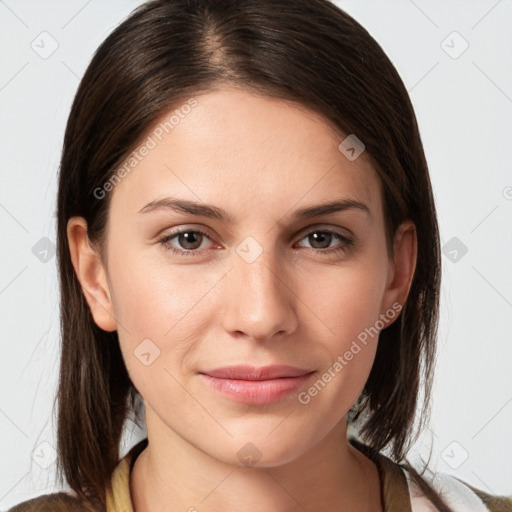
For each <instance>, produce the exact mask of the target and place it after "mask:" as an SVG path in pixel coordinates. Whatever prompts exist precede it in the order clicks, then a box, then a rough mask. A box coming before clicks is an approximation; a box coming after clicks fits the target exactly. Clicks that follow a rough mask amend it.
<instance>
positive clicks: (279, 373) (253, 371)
mask: <svg viewBox="0 0 512 512" xmlns="http://www.w3.org/2000/svg"><path fill="white" fill-rule="evenodd" d="M312 371H313V370H306V369H304V368H297V367H296V366H288V365H283V364H279V365H270V366H261V367H255V366H248V365H236V366H225V367H223V368H215V369H212V370H204V371H201V372H200V373H203V374H205V375H209V376H210V377H217V378H221V379H236V380H270V379H279V378H283V377H300V376H301V375H306V374H308V373H311V372H312Z"/></svg>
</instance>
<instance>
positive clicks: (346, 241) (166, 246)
mask: <svg viewBox="0 0 512 512" xmlns="http://www.w3.org/2000/svg"><path fill="white" fill-rule="evenodd" d="M183 233H201V234H202V235H203V236H205V237H207V238H209V239H210V236H209V235H208V233H206V232H205V231H203V230H201V229H182V230H180V231H176V232H174V233H171V234H169V235H165V236H164V237H162V238H160V239H159V240H158V241H159V242H160V243H161V244H162V246H163V248H164V249H165V250H166V251H171V252H172V253H173V254H175V255H177V256H187V257H196V256H200V255H201V253H202V250H197V249H190V250H188V251H187V250H184V249H176V248H175V247H173V246H171V245H170V244H169V241H170V240H172V239H173V238H175V237H176V236H179V235H181V234H183ZM313 233H328V234H331V235H334V236H335V237H336V238H338V239H339V240H340V241H341V242H343V243H342V245H341V246H340V247H337V248H335V249H333V248H331V249H315V248H311V249H310V250H312V251H315V252H316V253H323V254H325V253H327V254H337V253H340V252H345V251H347V249H349V248H350V247H351V246H352V245H353V243H354V241H353V240H352V239H351V238H349V237H347V236H345V235H342V234H340V233H338V232H336V231H332V230H329V229H314V230H312V231H308V232H307V233H305V235H304V236H303V237H302V238H301V240H303V239H304V238H306V237H308V236H309V235H311V234H313Z"/></svg>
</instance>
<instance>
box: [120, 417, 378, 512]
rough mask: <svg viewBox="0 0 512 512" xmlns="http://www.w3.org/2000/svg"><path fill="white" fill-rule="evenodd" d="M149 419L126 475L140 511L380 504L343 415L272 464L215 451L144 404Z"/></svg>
mask: <svg viewBox="0 0 512 512" xmlns="http://www.w3.org/2000/svg"><path fill="white" fill-rule="evenodd" d="M146 423H147V427H148V441H149V443H148V446H147V447H146V449H145V450H143V451H142V453H141V454H140V455H139V456H138V458H137V460H136V461H135V464H134V467H133V469H132V473H131V475H130V491H131V496H132V502H133V507H134V509H135V510H136V511H137V512H149V511H151V512H167V511H169V512H171V511H174V510H183V511H185V510H186V511H190V512H194V511H208V512H221V511H222V512H232V511H233V512H234V511H237V512H249V511H253V510H255V509H257V510H258V511H261V512H267V511H268V512H275V511H276V510H279V511H282V512H298V511H304V510H325V511H333V512H334V511H337V512H340V511H350V512H367V511H370V510H371V511H372V512H381V511H382V506H381V496H380V482H379V475H378V471H377V468H376V466H375V464H374V463H373V462H372V461H370V459H368V458H367V457H365V456H364V455H363V454H362V453H361V452H359V451H358V450H357V449H355V448H354V447H352V446H351V445H350V444H349V443H348V441H347V437H346V421H345V419H343V421H341V422H340V423H339V424H337V425H336V427H335V428H334V429H332V430H331V432H329V433H328V435H327V436H326V437H325V438H324V439H323V440H322V441H321V442H320V443H319V444H317V445H316V446H314V447H312V448H311V449H309V450H308V451H306V452H304V453H302V454H301V455H300V456H298V457H297V458H295V459H294V460H292V461H290V462H287V463H285V464H281V465H277V466H272V467H258V466H257V465H255V466H252V467H246V466H243V465H241V464H240V465H234V464H230V463H228V462H225V461H222V460H219V459H218V458H215V457H212V456H211V455H209V454H207V453H205V452H204V451H202V450H200V449H198V448H197V447H195V446H194V445H192V444H190V443H189V442H188V441H187V440H185V439H183V437H181V436H179V435H178V434H177V433H175V432H174V431H172V430H171V429H169V427H168V426H167V425H164V424H163V423H162V422H161V421H160V420H159V418H158V417H157V416H156V415H155V414H154V413H152V411H151V410H150V409H149V407H148V408H147V411H146ZM150 426H151V428H150Z"/></svg>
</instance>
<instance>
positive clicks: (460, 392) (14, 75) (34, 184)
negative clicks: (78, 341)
mask: <svg viewBox="0 0 512 512" xmlns="http://www.w3.org/2000/svg"><path fill="white" fill-rule="evenodd" d="M139 3H140V2H139V1H127V0H125V1H120V0H109V1H100V0H89V1H84V0H72V1H63V0H61V1H57V0H53V1H48V0H46V1H44V2H42V1H35V0H33V1H29V0H5V1H0V52H1V55H0V109H1V110H0V111H1V122H0V130H1V132H0V138H1V149H2V158H1V161H0V173H1V188H0V229H1V247H2V249H1V264H0V315H1V324H0V329H1V333H0V335H1V342H2V356H3V357H2V358H1V359H0V375H1V387H0V429H1V433H2V436H1V440H0V443H1V461H2V464H1V465H0V509H6V508H8V507H10V506H12V505H13V504H15V503H18V502H19V501H22V500H24V499H28V498H30V497H32V496H36V495H39V494H41V493H46V492H53V491H54V490H57V489H56V487H55V486H54V483H53V482H54V468H55V464H54V448H53V447H54V446H55V437H54V435H55V434H54V424H52V420H51V417H50V411H51V406H52V403H53V396H54V392H55V388H56V383H57V373H58V357H59V355H58V354H59V353H58V348H59V345H58V343H59V302H58V301H59V298H58V282H57V272H56V259H55V257H52V253H51V252H49V253H47V256H46V258H48V261H47V262H44V261H41V259H40V258H41V257H43V255H44V253H41V250H42V249H44V247H42V248H41V247H39V246H38V245H36V244H38V243H41V242H39V241H40V240H41V238H43V237H47V238H48V239H50V240H51V241H52V242H55V218H54V212H55V195H56V174H57V168H58V162H59V157H60V150H61V145H62V138H63V133H64V127H65V122H66V118H67V115H68V113H69V109H70V106H71V102H72V99H73V96H74V94H75V91H76V88H77V86H78V83H79V79H80V77H81V76H82V74H83V72H84V71H85V68H86V66H87V64H88V63H89V61H90V59H91V57H92V54H93V52H94V50H95V49H96V48H97V46H98V45H99V44H100V43H101V41H102V40H103V39H104V38H105V37H106V36H107V34H108V33H109V32H110V31H111V30H112V28H113V27H114V26H115V25H117V24H118V23H119V22H120V21H121V20H122V19H123V18H124V17H125V16H126V15H128V13H129V12H130V11H131V9H133V8H134V7H135V6H137V5H138V4H139ZM338 4H339V5H340V6H341V7H342V8H344V9H345V10H346V11H347V12H348V13H349V14H351V15H352V16H354V17H355V18H356V19H357V20H358V21H359V22H360V23H361V24H362V25H363V26H365V27H366V28H367V29H368V30H369V32H370V33H371V34H372V35H373V36H374V37H375V38H376V39H377V41H378V42H379V43H380V44H381V46H382V47H383V48H384V50H385V51H386V53H387V54H388V55H389V56H390V58H391V60H392V61H393V63H394V64H395V66H396V67H397V69H398V71H399V73H400V75H401V76H402V79H403V80H404V83H405V85H406V87H407V89H408V90H409V92H410V94H411V99H412V102H413V104H414V107H415V109H416V113H417V117H418V122H419V125H420V129H421V134H422V137H423V141H424V146H425V151H426V154H427V159H428V162H429V165H430V172H431V177H432V182H433V187H434V193H435V197H436V201H437V208H438V213H439V222H440V229H441V237H442V245H443V246H446V247H447V248H446V254H445V255H443V288H442V312H441V324H440V348H439V357H438V369H437V378H436V385H435V390H434V395H433V399H434V402H433V415H432V422H431V429H430V431H426V432H425V435H424V436H423V437H422V438H421V440H420V442H419V443H418V444H417V446H416V452H417V453H423V454H425V453H427V452H426V451H425V450H426V449H427V448H428V447H429V446H432V449H433V454H432V458H431V461H430V466H431V467H432V468H433V469H437V470H438V471H442V472H446V473H451V474H454V475H457V476H458V477H460V478H462V479H464V480H466V481H467V482H469V483H471V484H473V485H474V486H476V487H479V488H481V489H483V490H485V491H487V492H492V493H498V494H499V493H501V494H512V470H511V461H512V435H511V434H512V431H511V426H512V376H511V375H512V372H511V366H512V337H511V334H510V327H511V319H512V271H511V262H512V257H511V256H512V229H511V226H512V147H511V146H512V122H511V121H512V63H511V55H512V30H511V27H512V1H511V0H500V1H496V0H481V1H467V0H466V1H446V0H445V1H440V0H438V1H432V0H430V1H427V0H421V1H420V0H415V1H412V0H396V1H389V0H388V1H361V0H359V1H357V0H351V1H341V2H338ZM454 31H455V32H457V33H458V35H457V34H453V32H454ZM42 32H47V33H48V34H50V35H45V34H43V35H41V33H42ZM53 41H56V43H55V42H53ZM464 41H466V42H467V44H468V45H469V46H468V48H467V49H466V50H465V51H464V52H463V53H461V52H462V50H464V47H465V45H466V43H465V42H464ZM52 44H53V45H55V44H58V48H57V49H56V50H55V51H54V53H52V54H51V55H45V54H44V52H49V51H50V50H51V49H52ZM33 47H34V48H36V49H37V51H38V52H39V53H37V52H36V51H35V50H34V49H33ZM40 54H43V55H42V56H41V55H40ZM43 57H46V58H43ZM454 237H456V239H455V240H453V238H454ZM462 244H463V245H464V246H465V247H467V253H466V254H463V253H462V252H461V250H460V248H461V247H462ZM34 246H36V249H34V252H36V253H37V252H38V251H39V257H37V256H36V254H34V252H33V247H34ZM50 248H51V247H50ZM454 250H455V251H458V252H457V259H456V261H452V260H453V258H454V256H455V252H453V251H454ZM142 437H144V433H143V432H140V431H137V432H135V433H127V435H126V436H125V440H124V445H123V446H124V450H125V451H126V449H128V448H129V447H130V446H132V445H133V444H134V442H135V441H136V440H138V439H141V438H142Z"/></svg>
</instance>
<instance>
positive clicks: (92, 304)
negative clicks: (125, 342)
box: [67, 217, 117, 331]
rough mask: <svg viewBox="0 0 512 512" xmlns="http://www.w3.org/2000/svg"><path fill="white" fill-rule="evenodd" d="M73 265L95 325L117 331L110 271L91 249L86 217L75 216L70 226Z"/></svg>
mask: <svg viewBox="0 0 512 512" xmlns="http://www.w3.org/2000/svg"><path fill="white" fill-rule="evenodd" d="M67 237H68V243H69V251H70V257H71V262H72V263H73V267H74V269H75V273H76V275H77V278H78V280H79V281H80V284H81V285H82V291H83V293H84V296H85V299H86V300H87V303H88V304H89V308H90V309H91V314H92V316H93V318H94V322H95V323H96V325H97V326H98V327H100V328H101V329H103V330H104V331H115V330H116V329H117V323H116V321H115V318H114V312H113V306H112V300H111V295H110V290H109V286H108V282H107V276H106V271H105V268H104V266H103V262H102V261H101V257H100V254H99V252H98V251H97V250H95V249H94V248H93V247H91V244H90V242H89V238H88V236H87V222H86V221H85V219H84V218H83V217H71V218H70V219H69V221H68V225H67Z"/></svg>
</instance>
